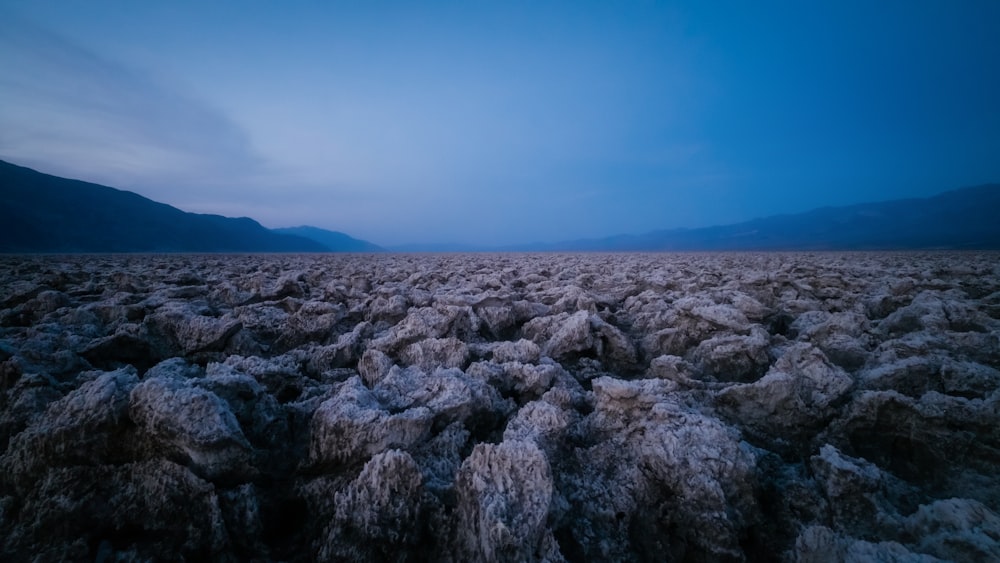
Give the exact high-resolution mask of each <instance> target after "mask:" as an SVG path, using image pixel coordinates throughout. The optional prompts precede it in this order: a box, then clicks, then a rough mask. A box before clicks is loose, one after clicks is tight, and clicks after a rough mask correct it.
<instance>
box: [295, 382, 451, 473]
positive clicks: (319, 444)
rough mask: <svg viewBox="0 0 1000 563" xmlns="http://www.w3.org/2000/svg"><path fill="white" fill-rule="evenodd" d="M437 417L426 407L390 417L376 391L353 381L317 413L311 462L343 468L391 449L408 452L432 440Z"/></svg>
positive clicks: (340, 389)
mask: <svg viewBox="0 0 1000 563" xmlns="http://www.w3.org/2000/svg"><path fill="white" fill-rule="evenodd" d="M433 421H434V413H433V412H432V411H431V410H430V409H429V408H427V407H425V406H416V407H414V408H410V409H404V410H401V411H397V412H396V413H394V414H390V412H389V409H388V408H386V407H384V406H383V405H382V404H381V403H380V402H379V400H378V399H377V398H376V396H375V394H374V393H373V392H372V391H369V390H368V389H367V388H365V386H364V385H363V384H362V383H361V379H360V378H357V377H355V378H352V379H349V380H347V381H346V382H344V383H343V384H341V385H340V387H339V388H338V389H337V392H336V394H335V395H334V396H333V397H331V398H329V399H327V400H326V401H323V403H322V404H321V405H320V406H319V408H317V409H316V411H315V413H314V415H313V419H312V423H311V428H310V442H309V443H310V446H309V460H310V463H311V464H314V465H342V464H347V463H354V462H359V461H365V460H368V459H370V458H371V457H372V456H374V455H375V454H378V453H381V452H384V451H386V450H390V449H396V448H401V449H406V448H409V447H413V446H414V445H415V444H418V443H419V442H422V441H424V440H426V439H427V438H428V437H429V436H430V431H431V424H432V423H433Z"/></svg>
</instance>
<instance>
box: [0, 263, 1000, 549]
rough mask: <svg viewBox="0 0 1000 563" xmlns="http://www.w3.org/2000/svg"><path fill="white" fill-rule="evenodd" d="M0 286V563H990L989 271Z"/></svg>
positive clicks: (25, 275)
mask: <svg viewBox="0 0 1000 563" xmlns="http://www.w3.org/2000/svg"><path fill="white" fill-rule="evenodd" d="M0 280H2V283H0V448H2V449H0V451H2V454H0V540H2V541H0V559H2V560H10V561H22V560H34V561H50V560H68V561H134V560H135V561H145V560H164V561H183V560H218V561H245V560H255V561H314V560H319V561H625V560H629V561H631V560H639V561H775V560H784V561H789V562H813V561H815V562H825V561H872V560H878V561H969V562H972V561H987V560H1000V511H998V508H997V507H1000V480H998V479H997V478H996V475H997V474H998V472H1000V256H997V255H995V254H972V253H968V254H955V253H927V254H918V253H904V254H888V253H886V254H882V253H861V254H832V253H829V254H823V253H821V254H749V253H747V254H707V255H698V254H683V255H670V254H662V255H638V254H632V255H599V254H588V255H556V254H551V255H513V254H501V255H470V256H462V255H442V256H433V255H424V256H419V255H398V256H393V255H379V256H362V255H354V256H352V255H337V256H291V255H260V256H182V255H175V256H79V257H57V256H45V257H11V256H8V257H0Z"/></svg>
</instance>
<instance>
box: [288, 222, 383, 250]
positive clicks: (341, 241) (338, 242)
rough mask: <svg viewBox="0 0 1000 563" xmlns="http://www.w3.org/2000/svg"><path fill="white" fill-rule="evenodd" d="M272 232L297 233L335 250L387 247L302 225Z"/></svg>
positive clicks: (379, 248) (296, 234)
mask: <svg viewBox="0 0 1000 563" xmlns="http://www.w3.org/2000/svg"><path fill="white" fill-rule="evenodd" d="M271 232H275V233H281V234H284V235H295V236H300V237H303V238H307V239H309V240H314V241H316V242H318V243H320V244H322V245H323V246H325V247H326V248H328V249H330V250H331V251H333V252H385V249H384V248H382V247H381V246H378V245H377V244H372V243H370V242H368V241H366V240H361V239H356V238H354V237H352V236H350V235H347V234H345V233H341V232H339V231H328V230H326V229H320V228H317V227H309V226H301V227H286V228H281V229H271Z"/></svg>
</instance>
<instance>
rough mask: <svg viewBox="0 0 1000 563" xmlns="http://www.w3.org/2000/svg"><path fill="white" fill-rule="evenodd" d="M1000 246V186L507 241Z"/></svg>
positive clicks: (640, 245)
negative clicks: (695, 223)
mask: <svg viewBox="0 0 1000 563" xmlns="http://www.w3.org/2000/svg"><path fill="white" fill-rule="evenodd" d="M931 249H942V250H988V249H994V250H996V249H1000V184H986V185H981V186H973V187H967V188H960V189H957V190H952V191H948V192H944V193H941V194H938V195H936V196H932V197H928V198H913V199H897V200H890V201H881V202H873V203H862V204H857V205H848V206H842V207H823V208H820V209H814V210H812V211H807V212H804V213H796V214H790V215H775V216H771V217H764V218H760V219H753V220H750V221H745V222H742V223H736V224H732V225H724V226H714V227H704V228H699V229H673V230H663V231H653V232H649V233H645V234H640V235H618V236H613V237H607V238H599V239H585V240H575V241H564V242H559V243H554V244H532V245H522V246H517V247H509V248H505V249H504V250H517V251H616V252H621V251H698V250H704V251H713V250H716V251H719V250H731V251H747V250H801V251H805V250H931Z"/></svg>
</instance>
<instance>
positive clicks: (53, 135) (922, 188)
mask: <svg viewBox="0 0 1000 563" xmlns="http://www.w3.org/2000/svg"><path fill="white" fill-rule="evenodd" d="M998 29H1000V2H996V1H993V0H982V1H974V0H968V1H961V2H944V1H932V2H930V1H890V0H885V1H879V2H870V1H864V2H861V1H857V2H855V1H838V2H798V1H787V2H770V1H763V2H735V1H734V2H714V1H707V2H686V3H681V2H651V1H636V2H585V1H576V2H547V1H544V0H543V1H540V2H520V1H513V2H480V1H458V2H420V3H415V2H378V1H372V2H301V1H298V2H296V1H290V2H259V1H257V2H255V1H240V2H222V1H215V2H194V1H184V0H173V1H171V2H133V1H107V0H92V1H88V2H77V1H68V2H67V1H65V0H58V1H53V0H0V100H2V102H0V158H2V159H4V160H9V161H12V162H15V163H18V164H22V165H26V166H31V167H34V168H37V169H40V170H43V171H45V172H50V173H54V174H59V175H65V176H70V177H75V178H81V179H85V180H89V181H94V182H99V183H104V184H108V185H112V186H115V187H118V188H122V189H128V190H132V191H136V192H138V193H141V194H143V195H145V196H147V197H150V198H152V199H155V200H158V201H163V202H165V203H169V204H172V205H175V206H178V207H180V208H182V209H185V210H189V211H198V212H210V213H219V214H224V215H230V216H241V215H246V216H251V217H253V218H255V219H257V220H259V221H261V222H262V223H263V224H264V225H266V226H269V227H280V226H293V225H299V224H311V225H316V226H319V227H323V228H329V229H334V230H341V231H345V232H347V233H349V234H352V235H354V236H357V237H361V238H366V239H368V240H372V241H373V242H377V243H380V244H386V245H393V244H402V243H409V242H455V243H462V242H464V243H471V244H512V243H524V242H532V241H556V240H565V239H575V238H582V237H598V236H604V235H611V234H618V233H641V232H645V231H650V230H655V229H663V228H674V227H698V226H706V225H712V224H722V223H729V222H735V221H739V220H744V219H749V218H753V217H758V216H763V215H769V214H774V213H787V212H796V211H803V210H807V209H810V208H813V207H817V206H822V205H840V204H848V203H854V202H860V201H870V200H880V199H891V198H897V197H910V196H913V197H921V196H927V195H932V194H934V193H938V192H941V191H944V190H947V189H952V188H956V187H960V186H964V185H972V184H981V183H986V182H996V181H1000V101H998V100H1000V41H998V40H997V38H996V30H998Z"/></svg>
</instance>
